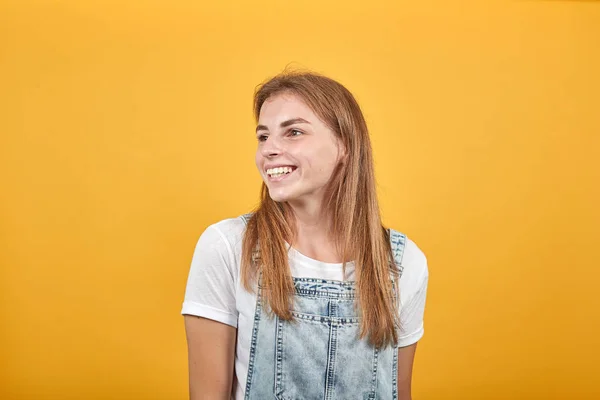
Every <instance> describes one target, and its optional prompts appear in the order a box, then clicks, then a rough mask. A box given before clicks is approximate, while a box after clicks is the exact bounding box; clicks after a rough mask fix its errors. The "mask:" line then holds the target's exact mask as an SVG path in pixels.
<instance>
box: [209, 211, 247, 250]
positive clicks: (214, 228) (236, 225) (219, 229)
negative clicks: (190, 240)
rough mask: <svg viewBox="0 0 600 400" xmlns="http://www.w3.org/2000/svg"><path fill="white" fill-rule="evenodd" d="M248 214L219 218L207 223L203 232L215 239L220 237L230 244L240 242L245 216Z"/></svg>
mask: <svg viewBox="0 0 600 400" xmlns="http://www.w3.org/2000/svg"><path fill="white" fill-rule="evenodd" d="M247 215H248V214H243V215H239V216H237V217H230V218H225V219H221V220H219V221H216V222H214V223H212V224H211V225H209V226H208V227H207V228H206V230H205V231H204V234H208V235H210V236H212V237H214V239H215V240H218V239H221V240H223V241H225V242H227V243H229V244H230V245H232V246H235V245H237V244H238V243H239V242H241V240H242V238H243V235H244V231H245V230H246V221H245V219H244V218H245V217H246V216H247Z"/></svg>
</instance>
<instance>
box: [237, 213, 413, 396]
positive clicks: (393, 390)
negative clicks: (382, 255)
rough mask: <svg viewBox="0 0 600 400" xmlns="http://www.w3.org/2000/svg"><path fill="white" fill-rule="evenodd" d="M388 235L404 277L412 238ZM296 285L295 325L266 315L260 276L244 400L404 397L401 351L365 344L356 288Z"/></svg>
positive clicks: (313, 282)
mask: <svg viewBox="0 0 600 400" xmlns="http://www.w3.org/2000/svg"><path fill="white" fill-rule="evenodd" d="M249 216H250V215H249V214H246V215H245V216H244V219H245V220H246V218H248V217H249ZM389 232H390V241H391V245H392V250H393V254H394V262H395V263H396V265H397V266H398V268H399V272H400V274H401V273H402V256H403V252H404V246H405V243H406V236H405V235H404V234H402V233H400V232H396V231H394V230H390V231H389ZM293 280H294V285H295V289H296V293H295V296H294V300H293V309H292V314H293V316H294V320H293V321H285V320H282V319H280V318H279V317H278V316H277V315H276V314H273V316H272V317H270V316H268V315H267V313H266V312H265V309H264V305H263V304H262V301H261V299H262V297H261V293H262V286H261V284H260V277H259V285H258V296H257V302H256V311H255V314H254V325H253V331H252V342H251V345H250V361H249V365H248V378H247V381H246V394H245V399H246V400H265V399H280V400H352V399H357V400H367V399H368V400H372V399H378V400H388V399H392V400H395V399H397V397H398V394H397V382H396V380H397V365H398V360H397V357H398V348H397V347H396V346H388V347H386V348H381V349H376V348H375V347H373V346H372V345H370V344H369V343H368V341H367V338H363V339H359V328H360V318H359V313H358V312H357V310H356V309H355V305H354V304H355V299H356V295H357V294H356V288H355V284H354V282H342V281H334V280H323V279H313V278H293ZM392 282H393V281H392ZM394 295H395V296H396V295H397V291H396V289H395V287H394Z"/></svg>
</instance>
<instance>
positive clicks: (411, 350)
mask: <svg viewBox="0 0 600 400" xmlns="http://www.w3.org/2000/svg"><path fill="white" fill-rule="evenodd" d="M416 350H417V343H414V344H411V345H410V346H406V347H400V348H399V349H398V400H411V399H412V397H411V393H410V383H411V381H412V368H413V361H414V359H415V352H416Z"/></svg>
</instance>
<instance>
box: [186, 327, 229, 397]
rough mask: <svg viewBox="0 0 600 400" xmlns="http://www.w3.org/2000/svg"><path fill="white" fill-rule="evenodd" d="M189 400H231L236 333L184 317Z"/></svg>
mask: <svg viewBox="0 0 600 400" xmlns="http://www.w3.org/2000/svg"><path fill="white" fill-rule="evenodd" d="M184 320H185V332H186V337H187V344H188V364H189V380H190V400H204V399H206V400H229V399H231V388H232V382H233V369H234V358H235V341H236V333H237V329H236V328H234V327H233V326H230V325H226V324H223V323H220V322H217V321H213V320H210V319H206V318H202V317H196V316H193V315H185V316H184Z"/></svg>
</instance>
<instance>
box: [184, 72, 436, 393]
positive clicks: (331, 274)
mask: <svg viewBox="0 0 600 400" xmlns="http://www.w3.org/2000/svg"><path fill="white" fill-rule="evenodd" d="M254 113H255V117H256V120H257V122H258V126H257V128H256V137H257V141H258V148H257V151H256V166H257V167H258V171H259V173H260V175H261V176H262V178H263V181H264V183H263V185H262V193H261V202H260V205H259V206H258V208H257V209H256V210H255V211H254V212H253V213H250V214H244V215H241V216H240V217H237V218H231V219H225V220H222V221H220V222H217V223H215V224H213V225H211V226H209V227H208V228H207V229H206V230H205V231H204V232H203V233H202V235H201V237H200V239H199V241H198V243H197V245H196V249H195V252H194V256H193V259H192V263H191V268H190V272H189V277H188V282H187V288H186V293H185V300H184V302H183V309H182V311H181V313H182V314H183V315H184V316H185V317H184V318H185V329H186V336H187V342H188V355H189V382H190V398H191V399H192V400H196V399H210V400H214V399H230V398H233V399H236V400H241V399H247V400H266V399H286V400H296V399H305V400H317V399H318V400H321V399H327V400H333V399H336V400H351V399H360V400H364V399H400V400H406V399H410V398H411V394H410V386H411V376H412V365H413V359H414V355H415V349H416V345H417V341H418V340H419V339H420V338H421V337H422V335H423V313H424V308H425V297H426V290H427V281H428V276H429V274H428V269H427V261H426V258H425V256H424V254H423V252H422V251H421V250H420V249H419V248H418V247H417V245H416V244H415V243H414V242H412V241H411V240H410V239H408V238H407V237H406V236H405V235H404V234H402V233H400V232H397V231H395V230H393V229H386V228H385V227H383V225H382V222H381V217H380V212H379V207H378V203H377V197H376V185H375V178H374V174H373V159H372V151H371V144H370V140H369V135H368V131H367V126H366V123H365V120H364V117H363V115H362V113H361V110H360V108H359V106H358V104H357V102H356V100H355V99H354V97H353V96H352V94H351V93H350V92H349V91H348V90H347V89H346V88H345V87H344V86H342V85H341V84H339V83H338V82H336V81H334V80H332V79H330V78H327V77H324V76H321V75H318V74H314V73H299V72H296V73H285V74H281V75H278V76H276V77H274V78H272V79H270V80H268V81H267V82H265V83H263V84H262V85H261V86H260V87H259V88H258V90H257V91H256V93H255V96H254Z"/></svg>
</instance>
